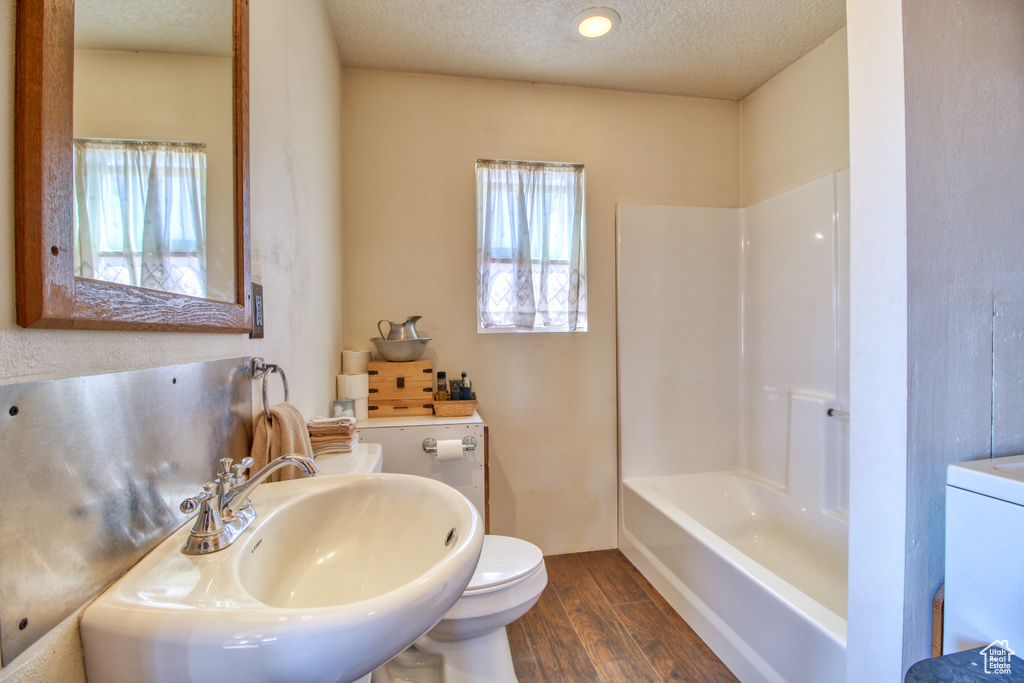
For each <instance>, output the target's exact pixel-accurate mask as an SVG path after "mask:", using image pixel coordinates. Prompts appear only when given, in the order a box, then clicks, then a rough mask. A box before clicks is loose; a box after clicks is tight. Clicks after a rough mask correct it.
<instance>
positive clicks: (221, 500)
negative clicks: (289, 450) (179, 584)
mask: <svg viewBox="0 0 1024 683" xmlns="http://www.w3.org/2000/svg"><path fill="white" fill-rule="evenodd" d="M252 465H253V459H252V458H245V459H244V460H242V462H241V463H239V464H236V465H232V460H231V458H221V460H220V467H221V469H220V472H219V473H218V474H217V481H211V482H207V483H206V484H203V492H202V493H200V494H199V495H197V496H193V497H191V498H186V499H185V500H184V501H182V503H181V511H182V512H184V513H186V514H187V513H190V512H195V511H196V510H199V514H197V515H196V521H195V524H193V525H192V533H190V534H189V537H188V540H187V541H185V545H184V546H182V548H181V552H183V553H185V554H186V555H205V554H206V553H214V552H217V551H218V550H223V549H224V548H227V547H228V546H229V545H231V544H232V543H233V542H234V540H235V539H236V538H238V537H239V535H241V533H242V532H243V531H245V530H246V529H247V528H249V525H250V524H252V522H253V520H254V519H256V511H255V510H254V509H253V507H252V503H250V502H249V496H250V495H251V494H252V491H253V489H255V488H256V487H257V486H259V485H260V484H262V483H263V482H264V481H266V480H267V477H269V476H270V475H271V474H273V473H274V472H276V471H278V470H279V469H281V468H282V467H286V466H288V465H292V466H295V467H298V468H300V469H301V470H302V471H303V472H305V473H306V474H308V475H313V474H316V473H317V472H319V471H320V468H319V467H317V464H316V463H315V462H313V460H312V459H310V458H307V457H306V456H304V455H298V454H295V455H282V456H281V457H280V458H275V459H274V460H271V461H270V463H268V464H267V466H266V467H264V468H263V469H262V470H260V471H259V472H257V473H256V474H254V475H252V478H251V479H248V480H246V477H245V470H247V469H248V468H250V467H252Z"/></svg>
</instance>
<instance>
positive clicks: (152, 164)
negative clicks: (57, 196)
mask: <svg viewBox="0 0 1024 683" xmlns="http://www.w3.org/2000/svg"><path fill="white" fill-rule="evenodd" d="M74 169H75V200H74V211H75V216H74V223H75V275H77V276H79V277H84V278H90V279H94V280H104V281H106V282H117V283H120V284H125V285H133V286H136V287H145V288H147V289H158V290H162V291H165V292H175V293H178V294H186V295H189V296H196V297H205V296H206V145H204V144H202V143H187V142H146V141H139V140H90V139H82V138H76V139H75V140H74Z"/></svg>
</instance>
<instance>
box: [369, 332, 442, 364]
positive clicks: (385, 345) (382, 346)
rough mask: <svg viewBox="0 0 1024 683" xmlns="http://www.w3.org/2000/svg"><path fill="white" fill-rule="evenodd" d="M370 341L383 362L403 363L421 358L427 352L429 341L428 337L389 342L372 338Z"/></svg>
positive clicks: (379, 338)
mask: <svg viewBox="0 0 1024 683" xmlns="http://www.w3.org/2000/svg"><path fill="white" fill-rule="evenodd" d="M370 341H372V342H373V345H374V346H376V347H377V353H379V354H380V357H381V358H383V359H384V360H389V361H393V362H394V361H397V362H404V361H410V360H416V359H417V358H419V357H420V356H422V355H423V352H424V351H426V350H427V342H429V341H430V337H420V338H419V339H392V340H390V341H389V340H387V339H384V338H383V337H374V338H373V339H371V340H370Z"/></svg>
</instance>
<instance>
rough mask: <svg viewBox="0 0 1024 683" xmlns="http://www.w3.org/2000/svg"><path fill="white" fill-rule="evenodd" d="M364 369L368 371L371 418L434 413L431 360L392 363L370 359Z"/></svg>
mask: <svg viewBox="0 0 1024 683" xmlns="http://www.w3.org/2000/svg"><path fill="white" fill-rule="evenodd" d="M367 372H368V373H369V375H370V377H369V380H370V400H369V415H370V417H371V418H373V417H399V416H402V415H431V414H433V412H434V363H433V361H429V360H414V361H408V362H405V363H392V362H389V361H380V360H376V361H370V363H369V366H368V367H367Z"/></svg>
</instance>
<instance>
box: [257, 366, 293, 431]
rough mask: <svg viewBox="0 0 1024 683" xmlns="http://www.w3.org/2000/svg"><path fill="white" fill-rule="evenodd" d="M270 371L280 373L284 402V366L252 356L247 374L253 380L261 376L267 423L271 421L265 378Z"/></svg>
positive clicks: (285, 380)
mask: <svg viewBox="0 0 1024 683" xmlns="http://www.w3.org/2000/svg"><path fill="white" fill-rule="evenodd" d="M272 372H273V373H277V374H278V375H281V384H283V385H284V402H285V403H287V402H288V378H287V377H285V374H284V368H282V367H281V366H280V365H275V364H273V363H266V362H264V360H263V359H262V358H253V359H252V361H251V362H250V363H249V374H250V375H252V378H253V381H255V380H258V379H259V378H260V377H262V378H263V412H264V413H266V415H267V424H268V425H269V424H272V422H273V420H272V418H271V415H270V400H269V399H268V398H267V379H268V378H269V377H270V373H272Z"/></svg>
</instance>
